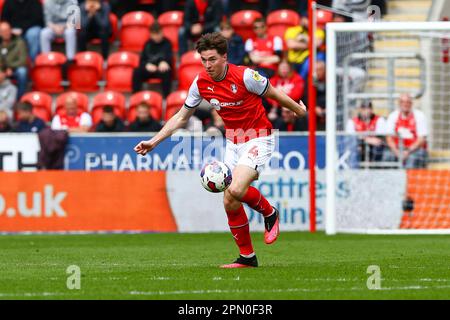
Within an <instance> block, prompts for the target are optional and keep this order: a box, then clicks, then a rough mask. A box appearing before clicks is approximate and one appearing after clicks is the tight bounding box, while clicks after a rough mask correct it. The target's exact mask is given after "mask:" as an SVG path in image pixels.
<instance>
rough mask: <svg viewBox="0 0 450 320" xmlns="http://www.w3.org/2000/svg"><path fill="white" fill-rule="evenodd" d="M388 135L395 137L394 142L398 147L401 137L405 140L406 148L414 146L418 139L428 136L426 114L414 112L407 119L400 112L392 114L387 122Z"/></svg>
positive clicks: (418, 111)
mask: <svg viewBox="0 0 450 320" xmlns="http://www.w3.org/2000/svg"><path fill="white" fill-rule="evenodd" d="M386 130H387V134H389V135H395V137H394V141H395V144H396V145H398V143H399V137H400V138H401V139H403V143H404V146H405V147H409V146H410V145H412V144H413V143H414V142H415V141H416V140H417V138H418V137H426V136H427V135H428V129H427V121H426V117H425V114H424V113H423V112H422V111H420V110H413V112H411V113H410V114H409V115H408V116H407V117H404V116H402V113H401V112H400V111H399V110H396V111H394V112H392V113H391V114H390V115H389V117H388V120H387V125H386Z"/></svg>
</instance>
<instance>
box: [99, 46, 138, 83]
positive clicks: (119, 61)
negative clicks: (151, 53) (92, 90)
mask: <svg viewBox="0 0 450 320" xmlns="http://www.w3.org/2000/svg"><path fill="white" fill-rule="evenodd" d="M138 65H139V55H138V54H136V53H133V52H115V53H112V54H111V55H110V56H109V57H108V67H107V69H106V89H107V90H116V91H120V92H131V89H132V76H133V69H134V68H136V67H137V66H138Z"/></svg>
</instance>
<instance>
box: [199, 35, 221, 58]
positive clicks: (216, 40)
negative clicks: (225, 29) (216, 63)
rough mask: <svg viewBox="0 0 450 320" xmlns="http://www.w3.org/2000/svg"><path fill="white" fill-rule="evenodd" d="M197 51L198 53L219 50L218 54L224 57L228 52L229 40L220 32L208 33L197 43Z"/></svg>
mask: <svg viewBox="0 0 450 320" xmlns="http://www.w3.org/2000/svg"><path fill="white" fill-rule="evenodd" d="M195 49H196V50H197V52H198V53H202V52H203V51H206V50H217V53H218V54H220V55H224V54H225V53H227V52H228V43H227V39H226V38H225V37H224V36H223V35H222V34H221V33H220V32H212V33H207V34H204V35H202V36H201V38H200V39H199V40H198V41H197V44H196V46H195Z"/></svg>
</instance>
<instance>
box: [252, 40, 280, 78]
mask: <svg viewBox="0 0 450 320" xmlns="http://www.w3.org/2000/svg"><path fill="white" fill-rule="evenodd" d="M245 51H246V52H254V53H255V54H256V55H257V56H259V57H270V56H273V55H275V53H276V52H277V51H283V40H282V39H281V38H280V37H278V36H267V37H265V38H257V37H256V38H250V39H247V41H246V42H245ZM277 65H278V64H277V63H272V64H266V63H261V64H259V66H260V67H262V68H269V69H272V70H274V71H276V70H277Z"/></svg>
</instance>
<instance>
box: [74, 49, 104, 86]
mask: <svg viewBox="0 0 450 320" xmlns="http://www.w3.org/2000/svg"><path fill="white" fill-rule="evenodd" d="M102 78H103V57H102V56H101V55H100V54H99V53H98V52H94V51H84V52H79V53H77V54H76V55H75V64H73V65H72V66H71V67H70V68H69V71H68V79H69V82H70V89H71V90H74V91H81V92H95V91H98V90H99V86H98V81H100V80H102Z"/></svg>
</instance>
